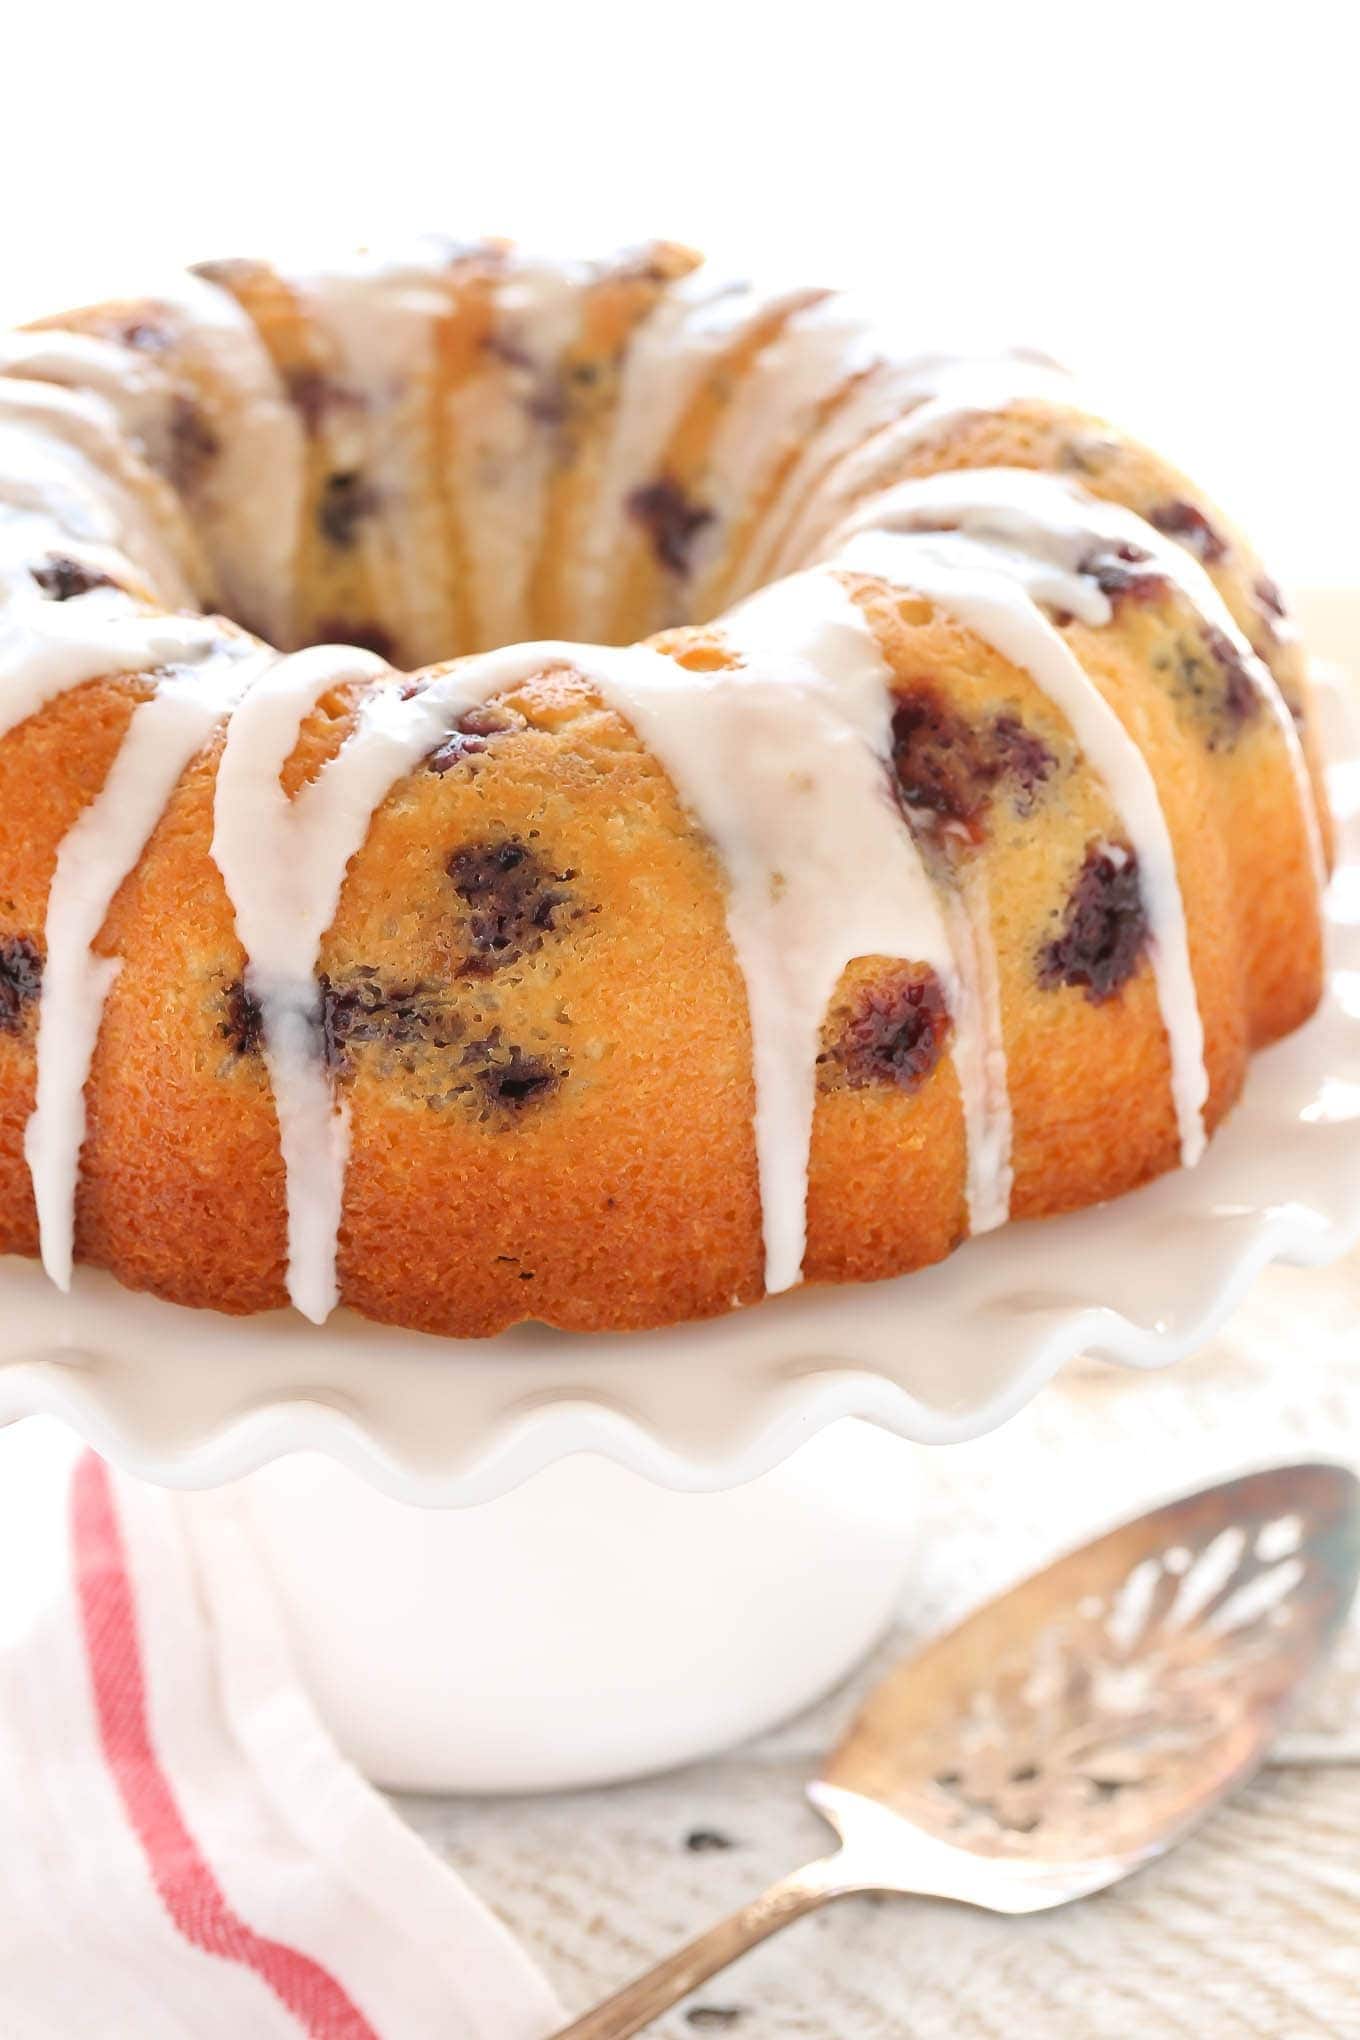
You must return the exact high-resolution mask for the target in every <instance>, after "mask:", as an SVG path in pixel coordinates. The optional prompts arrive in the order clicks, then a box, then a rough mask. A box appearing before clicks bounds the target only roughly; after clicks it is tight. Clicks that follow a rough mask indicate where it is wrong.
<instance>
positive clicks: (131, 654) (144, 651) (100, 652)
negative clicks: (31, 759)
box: [0, 588, 223, 737]
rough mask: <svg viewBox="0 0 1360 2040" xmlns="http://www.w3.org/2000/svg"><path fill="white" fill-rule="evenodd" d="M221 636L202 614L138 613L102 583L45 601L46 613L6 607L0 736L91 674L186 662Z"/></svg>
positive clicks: (0, 653)
mask: <svg viewBox="0 0 1360 2040" xmlns="http://www.w3.org/2000/svg"><path fill="white" fill-rule="evenodd" d="M106 597H107V598H109V599H107V600H106V599H105V598H106ZM115 605H116V609H117V611H121V612H122V613H116V612H115ZM222 635H223V633H222V630H221V628H220V626H218V625H215V624H213V623H211V622H209V621H208V620H207V619H206V618H203V617H196V616H142V615H138V614H136V612H135V607H134V605H133V604H132V603H131V602H130V601H129V600H128V598H127V597H126V596H125V595H122V594H120V593H118V591H116V590H109V589H102V588H100V589H95V590H93V591H92V592H91V593H90V594H88V595H78V596H76V597H75V598H74V599H73V600H71V601H69V602H62V603H46V604H44V605H43V610H42V613H41V614H40V615H35V614H34V612H33V610H32V609H31V608H30V607H29V606H28V605H26V604H25V605H21V604H18V603H15V604H14V605H13V606H12V607H11V606H6V607H4V608H0V737H3V736H5V735H7V734H8V732H9V731H10V730H12V729H16V728H17V727H18V725H19V724H20V723H21V722H26V721H27V720H28V718H29V716H31V715H36V714H37V712H38V710H39V709H40V708H45V707H46V706H47V703H48V702H49V701H55V700H56V698H57V696H58V695H59V694H65V693H67V692H68V691H69V690H70V689H71V688H73V687H80V686H83V684H84V683H85V682H86V681H87V680H98V679H101V678H102V677H103V676H104V675H105V674H116V673H148V672H150V671H152V669H153V668H155V667H159V666H179V665H184V664H187V663H189V662H190V661H193V660H195V659H201V658H202V657H203V656H204V654H205V653H207V652H210V651H211V650H212V649H213V648H214V646H216V645H218V644H220V643H221V641H222Z"/></svg>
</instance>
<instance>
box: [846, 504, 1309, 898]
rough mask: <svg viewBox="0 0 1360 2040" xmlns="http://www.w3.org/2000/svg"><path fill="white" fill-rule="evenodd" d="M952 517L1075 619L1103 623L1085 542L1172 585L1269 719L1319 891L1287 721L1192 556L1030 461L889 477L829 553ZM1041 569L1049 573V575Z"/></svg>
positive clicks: (1117, 507)
mask: <svg viewBox="0 0 1360 2040" xmlns="http://www.w3.org/2000/svg"><path fill="white" fill-rule="evenodd" d="M946 520H951V521H956V522H957V524H958V528H959V530H960V531H962V532H964V533H965V534H967V535H968V536H969V537H971V538H974V539H976V540H977V541H979V542H980V543H983V544H986V545H988V546H989V547H990V549H991V551H992V555H993V557H995V558H997V559H998V560H1004V561H1006V563H1007V571H1009V572H1012V573H1014V574H1016V575H1017V576H1018V577H1019V578H1021V579H1022V580H1023V581H1024V583H1025V585H1026V586H1027V588H1028V589H1029V591H1030V594H1031V595H1032V597H1033V599H1034V600H1035V601H1036V602H1039V603H1041V604H1043V605H1044V606H1045V607H1047V608H1051V609H1055V610H1062V609H1069V610H1070V611H1071V613H1072V614H1073V615H1074V616H1080V617H1081V618H1082V620H1083V622H1086V623H1089V624H1092V625H1095V626H1097V627H1099V626H1102V625H1104V624H1107V623H1108V622H1109V621H1110V618H1111V616H1112V615H1113V613H1114V612H1113V605H1112V603H1111V601H1110V598H1109V596H1108V595H1106V594H1104V593H1103V592H1102V590H1101V589H1100V587H1099V586H1098V584H1097V582H1096V581H1095V580H1094V579H1093V578H1092V577H1091V576H1089V575H1084V574H1082V573H1081V572H1080V565H1081V562H1082V560H1083V559H1085V558H1086V557H1088V556H1089V554H1090V553H1091V551H1092V549H1093V547H1095V546H1098V545H1104V546H1109V547H1114V546H1119V545H1131V546H1136V547H1137V548H1138V550H1139V551H1140V552H1142V553H1144V554H1146V556H1147V558H1148V559H1149V561H1150V562H1152V564H1153V565H1154V566H1155V568H1156V570H1157V571H1158V572H1159V573H1160V574H1162V575H1164V576H1165V578H1166V579H1167V580H1168V581H1170V582H1171V584H1172V585H1173V586H1174V587H1175V588H1177V589H1178V590H1179V592H1180V593H1181V594H1182V595H1183V596H1184V597H1185V599H1186V601H1187V602H1188V603H1189V604H1190V606H1191V607H1192V608H1193V609H1194V610H1196V611H1197V613H1198V614H1199V616H1200V617H1201V618H1202V620H1203V621H1204V622H1205V623H1207V624H1211V625H1212V626H1213V627H1214V628H1215V629H1216V630H1218V631H1220V632H1221V633H1222V634H1223V636H1224V637H1225V638H1226V639H1227V640H1228V643H1229V644H1230V646H1231V647H1232V650H1233V651H1234V652H1235V654H1236V655H1237V657H1238V659H1239V660H1240V661H1241V663H1242V667H1243V669H1244V671H1245V672H1246V674H1247V676H1248V678H1249V679H1250V680H1251V682H1252V683H1253V685H1254V686H1255V689H1256V692H1257V694H1258V695H1259V697H1260V700H1261V704H1262V706H1263V708H1264V709H1265V711H1266V713H1267V715H1268V716H1269V717H1270V719H1271V721H1272V722H1273V723H1274V724H1275V727H1276V731H1277V734H1278V736H1279V739H1280V742H1281V744H1282V745H1283V748H1284V751H1285V755H1286V757H1287V759H1288V761H1289V766H1290V771H1291V773H1292V774H1293V778H1294V785H1295V789H1296V791H1297V794H1298V805H1299V813H1300V815H1301V817H1302V820H1303V826H1304V831H1305V835H1306V837H1307V841H1308V849H1309V855H1310V859H1311V862H1312V867H1313V876H1314V878H1315V880H1316V881H1317V885H1318V889H1319V891H1321V889H1322V887H1323V886H1324V885H1325V883H1326V856H1325V853H1324V850H1323V845H1322V825H1321V822H1320V819H1319V816H1318V809H1317V797H1316V794H1315V793H1314V790H1313V782H1312V778H1311V776H1310V774H1309V771H1308V764H1307V760H1306V759H1305V757H1304V754H1303V746H1302V744H1301V743H1300V741H1299V733H1298V730H1297V728H1296V727H1295V724H1294V718H1293V716H1292V715H1291V714H1290V713H1289V708H1288V705H1287V704H1286V702H1285V699H1284V696H1283V695H1282V694H1281V692H1280V689H1279V687H1278V686H1277V685H1276V682H1275V679H1274V676H1273V675H1272V673H1271V671H1270V669H1269V667H1268V666H1267V665H1266V663H1265V661H1264V660H1263V659H1262V658H1261V657H1260V655H1259V654H1258V653H1257V652H1256V651H1255V650H1254V649H1253V647H1252V645H1251V644H1250V643H1249V641H1248V640H1247V638H1246V637H1245V636H1244V635H1243V633H1242V631H1241V630H1240V629H1239V627H1238V625H1237V623H1236V621H1235V620H1234V618H1233V615H1232V612H1231V611H1230V609H1229V608H1228V605H1227V603H1226V602H1225V601H1224V599H1223V597H1222V595H1220V593H1219V591H1218V589H1217V588H1216V587H1215V586H1214V583H1213V581H1212V580H1211V579H1210V577H1209V575H1208V573H1207V572H1206V571H1205V569H1204V567H1203V566H1202V565H1201V564H1200V562H1199V561H1198V560H1197V559H1196V558H1195V557H1194V556H1193V554H1191V553H1190V552H1188V551H1187V550H1186V548H1185V547H1184V546H1183V545H1178V544H1177V543H1176V541H1175V539H1174V538H1172V537H1170V536H1168V535H1167V533H1165V532H1161V531H1158V530H1157V529H1156V527H1155V526H1154V525H1151V524H1149V523H1147V522H1146V520H1145V519H1144V518H1142V517H1140V516H1138V514H1137V512H1136V511H1133V510H1128V509H1126V508H1125V507H1124V505H1123V504H1122V503H1110V502H1107V501H1106V500H1105V498H1104V497H1103V496H1094V495H1092V494H1091V493H1090V491H1089V490H1087V489H1084V488H1082V487H1081V485H1080V483H1078V482H1076V481H1069V480H1067V479H1065V478H1064V477H1062V476H1059V475H1051V474H1043V473H1039V472H1036V471H1035V470H1033V469H1031V468H970V469H959V470H954V471H951V472H950V473H947V474H936V475H923V476H920V477H918V478H916V479H914V480H910V481H905V482H899V483H897V484H895V485H894V487H893V488H891V489H890V490H887V491H885V492H884V493H883V494H882V495H880V496H879V497H877V498H876V499H875V500H874V501H873V502H871V503H869V504H866V505H865V506H863V508H862V509H861V510H860V511H858V512H857V513H856V515H855V516H854V517H853V518H852V519H850V520H849V521H848V522H847V523H846V524H844V525H842V526H841V529H840V532H839V533H837V534H836V535H835V536H833V538H832V540H831V541H830V544H829V546H828V548H827V550H828V551H829V552H832V553H834V552H835V551H836V550H837V549H838V546H839V545H840V543H841V541H842V540H843V539H844V538H845V537H846V536H848V535H849V534H852V533H854V532H858V531H871V530H884V529H896V530H906V529H910V528H911V526H912V525H913V524H916V525H917V527H918V528H920V529H921V530H928V529H929V528H930V526H931V524H932V523H934V524H935V525H937V526H938V524H939V523H941V522H943V521H946ZM1050 570H1053V571H1054V573H1055V576H1056V577H1055V578H1052V579H1051V580H1050V578H1049V574H1050Z"/></svg>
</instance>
